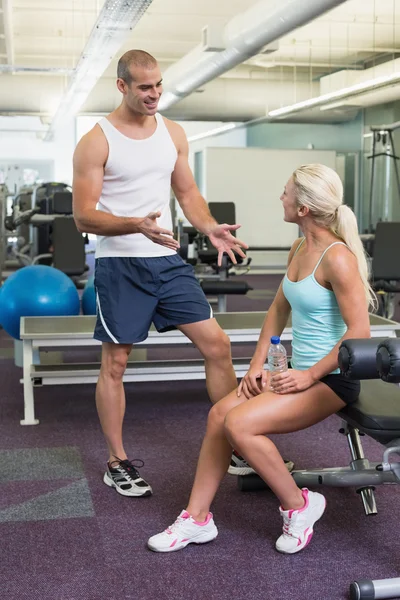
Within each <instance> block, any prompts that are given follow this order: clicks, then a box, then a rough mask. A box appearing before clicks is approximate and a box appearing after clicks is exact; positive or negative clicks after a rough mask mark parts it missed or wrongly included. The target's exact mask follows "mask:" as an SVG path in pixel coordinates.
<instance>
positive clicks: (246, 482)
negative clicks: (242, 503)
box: [237, 473, 269, 492]
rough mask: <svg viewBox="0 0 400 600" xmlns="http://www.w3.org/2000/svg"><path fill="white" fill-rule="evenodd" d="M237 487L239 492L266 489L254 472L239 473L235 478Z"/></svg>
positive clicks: (263, 482)
mask: <svg viewBox="0 0 400 600" xmlns="http://www.w3.org/2000/svg"><path fill="white" fill-rule="evenodd" d="M237 484H238V488H239V490H240V491H241V492H258V491H259V490H268V489H269V488H268V486H267V484H266V483H265V481H264V480H263V479H261V477H259V476H258V475H257V474H256V473H253V474H251V475H239V476H238V478H237Z"/></svg>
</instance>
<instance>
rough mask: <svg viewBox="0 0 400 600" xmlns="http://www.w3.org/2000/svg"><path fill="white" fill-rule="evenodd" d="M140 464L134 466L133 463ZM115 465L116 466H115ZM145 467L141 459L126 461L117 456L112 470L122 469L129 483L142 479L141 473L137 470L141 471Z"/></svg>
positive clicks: (111, 465)
mask: <svg viewBox="0 0 400 600" xmlns="http://www.w3.org/2000/svg"><path fill="white" fill-rule="evenodd" d="M134 462H136V463H140V464H136V465H134V464H133V463H134ZM114 465H115V466H114ZM143 466H144V461H143V460H142V459H141V458H134V459H132V460H129V459H126V460H121V459H120V458H118V456H115V461H113V462H112V463H111V464H110V467H111V468H114V469H115V468H116V469H120V470H121V471H122V472H123V474H124V475H125V476H126V478H127V480H128V481H135V480H137V479H140V475H139V472H138V471H137V469H141V468H142V467H143Z"/></svg>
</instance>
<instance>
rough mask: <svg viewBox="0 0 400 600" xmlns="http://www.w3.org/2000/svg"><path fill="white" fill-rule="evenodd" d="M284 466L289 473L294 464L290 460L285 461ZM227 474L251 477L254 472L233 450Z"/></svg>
mask: <svg viewBox="0 0 400 600" xmlns="http://www.w3.org/2000/svg"><path fill="white" fill-rule="evenodd" d="M285 465H286V468H287V470H288V471H289V473H291V472H292V471H293V469H294V462H293V461H291V460H285ZM228 473H229V474H230V475H253V473H255V470H254V469H253V467H251V466H250V465H249V463H248V462H247V460H245V459H244V458H243V456H240V454H238V453H237V452H236V451H235V450H234V451H233V452H232V456H231V462H230V465H229V468H228Z"/></svg>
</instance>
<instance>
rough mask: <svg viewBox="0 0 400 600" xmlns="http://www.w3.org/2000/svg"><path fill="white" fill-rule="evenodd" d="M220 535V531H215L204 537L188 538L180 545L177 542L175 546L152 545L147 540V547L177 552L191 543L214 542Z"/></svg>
mask: <svg viewBox="0 0 400 600" xmlns="http://www.w3.org/2000/svg"><path fill="white" fill-rule="evenodd" d="M217 536H218V531H217V532H215V531H213V532H212V533H210V534H207V535H205V536H204V537H202V536H199V537H198V538H196V539H195V540H188V541H186V542H181V544H180V545H178V544H175V546H173V547H172V548H171V547H169V548H156V547H155V546H152V544H151V543H150V542H147V547H148V549H149V550H151V551H152V552H164V553H166V552H177V551H178V550H183V549H184V548H186V546H189V544H208V542H212V541H213V540H215V538H216V537H217Z"/></svg>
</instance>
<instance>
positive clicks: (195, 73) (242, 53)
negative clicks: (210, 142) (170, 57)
mask: <svg viewBox="0 0 400 600" xmlns="http://www.w3.org/2000/svg"><path fill="white" fill-rule="evenodd" d="M345 1H346V0H307V2H304V0H286V1H285V2H276V3H275V5H274V7H273V8H272V9H271V0H262V1H261V2H258V3H257V4H255V5H254V6H253V7H252V8H250V9H249V10H247V11H246V12H244V13H241V14H238V15H236V16H235V17H233V18H232V19H231V20H230V21H229V22H228V23H227V25H226V26H225V27H224V29H223V31H222V32H221V34H220V35H219V36H217V35H215V32H214V35H213V38H214V39H216V40H217V43H216V44H215V45H211V44H210V46H211V47H214V48H216V49H218V48H221V46H222V45H223V48H221V50H220V51H217V52H210V51H209V47H207V46H205V47H204V45H203V44H199V45H198V46H197V47H196V48H194V50H192V51H191V52H190V53H189V54H187V55H186V56H184V57H183V58H182V59H181V60H180V61H178V62H177V63H175V64H174V65H172V67H170V68H169V69H167V71H166V72H165V73H164V93H163V96H162V97H161V99H160V103H159V110H160V111H164V110H166V109H168V108H169V107H170V106H172V105H173V104H175V103H176V102H179V100H181V99H182V98H185V96H188V95H189V94H191V93H192V92H193V91H194V90H196V89H197V88H198V87H200V86H202V85H204V84H205V83H207V82H208V81H211V80H212V79H215V78H216V77H219V76H220V75H222V74H223V73H225V72H226V71H229V70H230V69H232V68H233V67H235V66H236V65H238V64H240V63H242V62H244V61H245V60H247V59H249V58H250V57H252V56H254V55H256V54H259V53H260V52H262V50H263V49H264V47H265V46H267V45H268V44H271V43H272V42H274V41H275V40H278V39H279V38H281V37H282V36H283V35H285V34H287V33H289V32H290V31H293V30H294V29H297V28H298V27H301V26H303V25H305V24H307V23H309V22H310V21H312V20H313V19H316V18H317V17H319V16H321V15H322V14H324V13H326V12H327V11H329V10H332V9H333V8H335V7H337V6H339V5H340V4H343V3H344V2H345Z"/></svg>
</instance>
